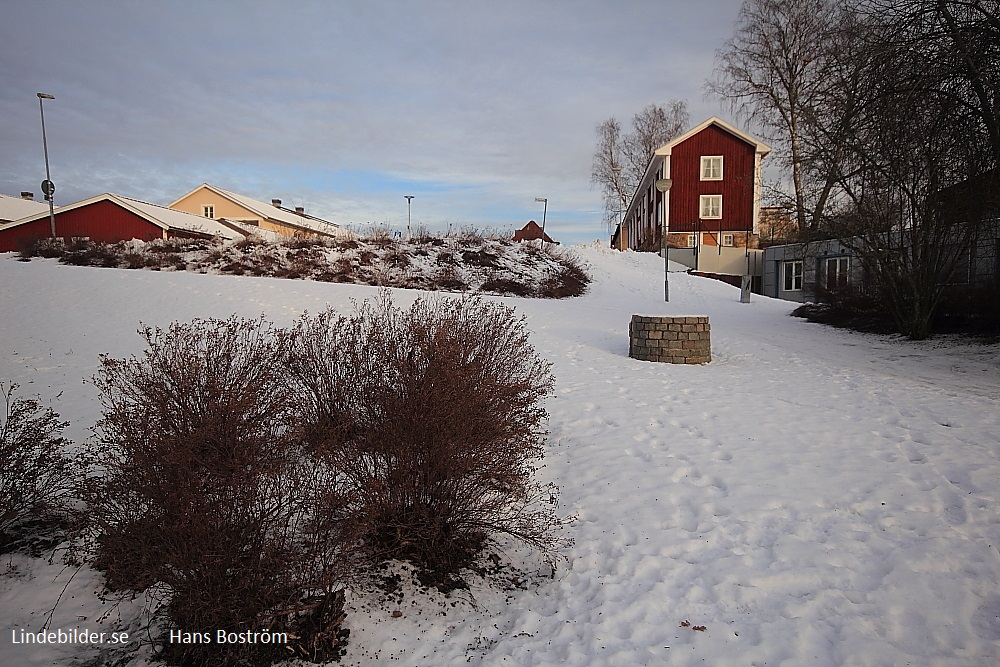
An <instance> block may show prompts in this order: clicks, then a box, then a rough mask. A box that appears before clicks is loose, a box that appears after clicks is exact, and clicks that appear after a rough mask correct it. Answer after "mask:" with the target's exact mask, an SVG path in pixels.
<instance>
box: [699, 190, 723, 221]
mask: <svg viewBox="0 0 1000 667" xmlns="http://www.w3.org/2000/svg"><path fill="white" fill-rule="evenodd" d="M698 211H699V212H700V215H699V217H700V218H701V219H702V220H721V219H722V195H701V197H700V198H699V201H698Z"/></svg>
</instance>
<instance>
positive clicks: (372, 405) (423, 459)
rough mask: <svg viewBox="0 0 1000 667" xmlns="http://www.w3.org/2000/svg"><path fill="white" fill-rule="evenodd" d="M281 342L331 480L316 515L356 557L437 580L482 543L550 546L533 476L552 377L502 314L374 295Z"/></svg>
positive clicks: (511, 315)
mask: <svg viewBox="0 0 1000 667" xmlns="http://www.w3.org/2000/svg"><path fill="white" fill-rule="evenodd" d="M285 335H286V336H287V337H288V341H289V344H288V345H287V346H286V347H287V350H288V356H287V360H288V366H289V369H290V371H291V372H290V375H291V378H292V379H293V382H294V383H295V384H296V385H297V391H298V392H299V393H301V395H302V396H303V397H305V399H306V404H307V408H306V409H305V410H304V412H303V415H302V417H303V421H304V423H305V424H306V425H307V428H308V432H307V434H306V439H307V441H308V442H309V444H310V446H311V447H312V449H313V451H314V452H315V453H316V455H317V457H318V458H319V459H321V460H323V461H325V462H326V463H327V464H328V465H329V466H330V468H331V469H332V470H334V471H336V473H337V474H338V475H339V479H340V480H341V482H342V483H343V484H344V490H343V492H342V493H340V494H338V495H337V496H336V497H335V502H333V503H330V504H328V506H327V511H326V517H327V519H328V520H329V521H330V522H331V523H332V524H334V525H337V526H340V527H345V526H346V527H350V532H352V533H353V535H354V536H355V539H356V540H358V542H359V544H360V545H361V546H362V548H363V550H364V552H365V553H366V554H367V555H368V556H369V557H371V558H372V559H374V560H375V561H384V560H387V559H404V560H410V561H411V562H413V563H414V564H416V565H418V566H420V567H422V568H423V569H424V570H425V571H427V572H430V573H432V574H433V575H435V576H436V577H437V578H436V579H432V581H434V582H435V583H437V584H439V585H451V584H453V583H454V575H455V574H456V573H457V572H458V571H459V570H460V569H461V568H463V567H466V566H468V565H469V564H470V563H471V562H472V561H473V560H474V559H475V558H476V557H477V556H478V555H480V554H481V552H482V550H483V549H484V547H485V545H486V543H487V541H488V540H489V539H490V537H491V536H493V535H496V534H506V535H510V536H513V537H514V538H516V539H519V540H521V541H523V542H525V543H528V544H530V545H533V546H535V547H538V548H540V549H542V550H544V551H546V552H550V551H552V550H553V549H555V548H556V547H557V546H558V545H559V544H560V540H559V538H558V536H557V533H558V527H559V525H560V521H559V519H558V518H557V516H556V514H555V496H556V492H557V490H556V489H555V488H554V487H552V486H551V485H544V484H540V483H539V482H537V481H536V480H535V479H534V472H535V465H536V464H537V463H538V462H539V461H540V460H541V458H542V454H543V450H542V445H543V442H544V436H545V431H544V428H543V424H544V421H545V419H546V416H547V415H546V412H545V410H544V408H543V407H542V405H541V401H542V399H543V398H544V396H545V395H547V394H548V393H549V392H550V391H551V389H552V386H553V378H552V375H551V373H550V370H549V364H548V363H547V362H545V361H543V360H542V359H541V358H540V357H539V356H538V354H537V353H536V352H535V350H534V348H533V347H532V346H531V344H530V342H529V340H528V332H527V330H526V327H525V323H524V319H523V318H519V317H517V316H516V315H515V312H514V310H513V309H512V308H509V307H506V306H504V305H502V304H497V303H493V302H490V301H486V300H482V299H480V298H478V297H469V298H461V299H434V300H423V299H418V300H417V301H416V302H415V303H414V304H413V306H412V307H410V308H409V309H406V310H403V309H400V308H397V307H395V306H394V305H393V303H392V301H391V298H390V297H389V296H388V293H387V292H385V293H383V294H382V296H381V298H380V299H379V300H378V301H376V302H374V303H372V302H367V301H366V302H364V303H362V304H361V305H359V306H357V307H356V309H355V312H354V313H353V314H352V315H350V316H344V315H339V314H337V313H335V312H333V311H330V310H328V311H326V312H324V313H321V314H320V315H317V316H313V317H309V316H306V317H303V318H301V319H300V320H299V321H298V322H296V324H295V325H294V328H293V329H292V330H290V331H289V332H286V334H285ZM449 582H451V584H449Z"/></svg>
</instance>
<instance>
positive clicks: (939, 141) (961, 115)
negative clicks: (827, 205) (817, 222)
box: [825, 0, 1000, 339]
mask: <svg viewBox="0 0 1000 667" xmlns="http://www.w3.org/2000/svg"><path fill="white" fill-rule="evenodd" d="M978 4H979V3H976V2H968V1H964V0H956V1H953V2H945V1H943V0H922V1H921V0H917V1H916V2H915V1H914V0H907V1H906V2H902V1H901V0H896V1H892V2H890V1H889V0H861V2H859V4H858V5H857V7H856V11H857V12H858V15H859V16H861V17H862V19H863V22H864V24H865V25H866V27H867V30H866V31H865V39H864V41H863V42H859V44H858V46H859V48H856V49H854V50H853V51H852V52H851V54H850V60H851V62H852V66H854V67H856V68H857V69H856V71H857V73H858V76H857V77H856V81H855V91H854V93H853V94H855V95H856V96H857V97H856V99H857V112H856V113H855V114H853V115H852V117H851V119H850V122H849V123H848V124H847V125H846V131H845V132H843V133H842V142H843V146H844V151H843V153H844V160H843V162H844V168H843V170H842V176H841V178H840V182H839V185H840V187H842V188H843V191H844V192H845V193H846V195H847V196H848V197H849V200H850V204H849V205H847V206H843V207H841V208H840V210H838V211H837V212H836V214H834V215H830V216H827V217H826V219H825V223H826V225H827V226H828V228H829V230H830V231H831V232H832V233H833V234H834V235H835V236H837V237H838V238H840V239H841V240H842V241H843V242H844V243H845V244H847V245H848V246H850V247H851V248H852V249H853V250H854V253H855V254H856V256H857V257H858V258H859V259H860V260H861V263H862V265H863V266H864V269H865V272H866V274H867V276H868V279H869V283H870V287H871V290H872V292H873V293H874V294H875V296H877V298H878V300H879V302H880V303H881V305H882V306H883V307H884V308H885V309H886V310H887V311H888V312H889V313H890V314H891V315H892V317H893V319H894V320H895V322H896V325H897V326H898V327H899V329H900V330H901V331H902V332H903V333H905V334H907V335H908V336H909V337H910V338H914V339H919V338H924V337H926V336H928V335H929V334H930V331H931V323H932V318H933V315H934V311H935V309H936V308H937V307H938V305H939V304H940V303H941V301H942V299H943V298H945V297H946V295H947V293H948V291H949V284H950V283H952V282H953V280H954V278H955V272H956V268H957V267H958V266H960V265H961V264H962V263H963V261H964V260H965V258H966V257H968V255H969V253H970V249H971V247H972V244H973V243H974V242H975V240H976V237H977V234H978V231H979V228H980V225H981V223H982V221H983V219H984V218H985V217H986V216H987V215H991V214H992V215H995V213H996V212H995V211H993V212H992V213H991V212H989V211H988V210H987V208H986V207H985V206H983V205H982V204H981V202H982V195H983V193H986V192H990V191H995V190H996V188H997V186H998V182H997V176H996V164H997V161H996V148H995V145H994V143H993V131H994V128H993V127H992V125H993V123H994V122H995V118H996V113H995V112H996V109H995V105H994V103H993V102H989V100H990V98H991V96H994V97H995V91H996V90H997V89H998V85H1000V77H998V76H997V72H996V71H995V70H996V65H995V64H993V65H990V64H988V63H987V62H986V61H988V60H989V58H986V57H985V55H988V54H989V53H991V51H990V49H992V50H993V51H995V50H996V49H997V48H998V47H1000V42H998V40H996V38H995V35H996V34H997V33H996V32H993V33H992V34H993V35H994V37H993V39H992V46H984V45H983V44H982V43H980V42H990V41H991V40H990V39H984V35H985V36H987V37H988V36H989V35H990V34H991V33H990V31H991V30H994V31H995V27H991V25H992V24H991V23H990V22H989V21H988V20H985V18H988V13H984V12H982V11H980V9H979V8H978V7H977V5H978ZM994 11H995V10H994ZM973 35H976V36H978V37H979V38H980V40H979V42H977V41H976V40H975V39H972V37H971V36H973ZM963 45H964V46H963ZM973 50H974V51H975V52H976V53H977V54H978V55H976V56H975V57H971V56H970V53H971V51H973ZM991 68H992V69H991ZM983 91H994V92H992V93H988V94H987V95H986V96H985V97H984V96H983V94H982V93H983ZM984 100H985V101H986V102H989V103H988V104H984ZM991 105H993V106H991ZM916 110H919V112H918V113H915V111H916Z"/></svg>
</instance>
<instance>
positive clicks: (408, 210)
mask: <svg viewBox="0 0 1000 667" xmlns="http://www.w3.org/2000/svg"><path fill="white" fill-rule="evenodd" d="M403 196H404V197H406V238H410V202H412V201H413V195H403Z"/></svg>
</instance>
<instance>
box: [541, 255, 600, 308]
mask: <svg viewBox="0 0 1000 667" xmlns="http://www.w3.org/2000/svg"><path fill="white" fill-rule="evenodd" d="M546 252H549V251H546ZM549 254H550V256H551V257H553V258H554V259H555V261H556V262H557V263H558V265H559V267H560V268H559V270H558V271H556V272H555V273H554V274H551V275H550V276H549V277H547V278H546V279H545V280H543V281H542V284H541V286H540V288H539V290H538V295H539V296H541V297H543V298H546V299H565V298H568V297H573V296H582V295H583V294H585V293H586V292H587V287H588V286H589V285H590V275H589V274H588V273H587V270H586V268H584V265H583V264H582V263H581V262H580V261H579V260H577V259H576V258H575V257H573V256H571V255H567V254H564V253H551V252H550V253H549Z"/></svg>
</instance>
